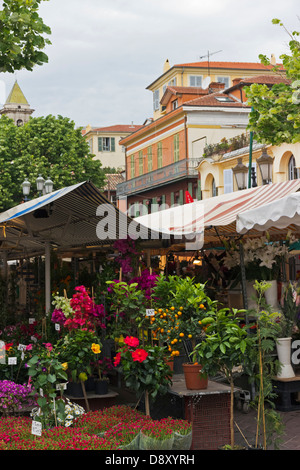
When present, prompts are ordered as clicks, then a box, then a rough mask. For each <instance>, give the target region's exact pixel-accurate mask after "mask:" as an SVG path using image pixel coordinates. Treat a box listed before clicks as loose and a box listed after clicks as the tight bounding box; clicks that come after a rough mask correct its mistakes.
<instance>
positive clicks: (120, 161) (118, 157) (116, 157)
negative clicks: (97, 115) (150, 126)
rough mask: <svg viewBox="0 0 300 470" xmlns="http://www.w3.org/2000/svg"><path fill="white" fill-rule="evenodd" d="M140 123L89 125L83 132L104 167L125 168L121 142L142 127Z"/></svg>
mask: <svg viewBox="0 0 300 470" xmlns="http://www.w3.org/2000/svg"><path fill="white" fill-rule="evenodd" d="M140 127H141V126H138V125H134V124H131V125H114V126H106V127H91V126H90V125H88V126H87V127H86V128H85V129H83V131H82V133H83V135H84V137H85V140H86V141H87V142H88V144H89V147H90V152H91V153H92V154H93V155H95V157H94V158H95V159H97V160H100V161H101V163H102V167H104V168H115V169H118V170H120V171H124V170H125V153H124V149H123V147H122V146H120V145H119V142H120V140H121V139H123V138H124V137H126V136H128V135H129V134H131V133H132V132H135V131H136V130H138V129H140Z"/></svg>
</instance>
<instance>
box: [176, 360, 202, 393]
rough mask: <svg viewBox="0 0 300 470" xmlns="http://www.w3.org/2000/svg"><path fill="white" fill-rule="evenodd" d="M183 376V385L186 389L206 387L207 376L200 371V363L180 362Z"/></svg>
mask: <svg viewBox="0 0 300 470" xmlns="http://www.w3.org/2000/svg"><path fill="white" fill-rule="evenodd" d="M182 367H183V373H184V378H185V385H186V388H187V389H188V390H203V389H206V388H207V385H208V377H207V374H206V373H203V372H201V369H202V366H201V365H200V364H192V363H185V364H182Z"/></svg>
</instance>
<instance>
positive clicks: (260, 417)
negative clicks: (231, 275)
mask: <svg viewBox="0 0 300 470" xmlns="http://www.w3.org/2000/svg"><path fill="white" fill-rule="evenodd" d="M269 287H270V284H268V283H267V282H264V281H262V282H258V281H255V284H254V288H255V289H256V291H257V310H256V315H255V317H256V318H255V333H253V335H254V339H255V347H253V348H252V351H251V353H250V354H249V358H250V360H252V361H253V364H255V365H256V370H255V374H254V380H255V382H256V385H257V389H258V391H257V395H256V397H255V401H254V405H255V406H256V407H257V429H256V442H255V447H256V448H258V447H260V446H262V448H263V449H265V450H266V449H267V445H270V444H271V441H272V439H274V444H276V445H277V444H278V440H279V438H280V435H281V434H282V432H283V427H282V425H279V423H280V420H281V418H280V416H279V414H278V413H277V412H276V411H275V410H274V401H273V399H274V397H275V396H276V395H275V394H274V392H273V385H272V377H274V376H276V373H277V371H278V367H279V363H278V361H276V360H274V359H273V358H272V356H271V353H272V352H273V351H274V349H275V345H276V339H277V338H278V334H279V332H280V325H279V324H278V323H277V313H276V312H269V311H267V310H264V309H263V308H262V305H264V300H263V298H264V293H265V291H266V290H267V289H268V288H269ZM253 331H254V330H252V332H253ZM267 404H268V405H269V408H270V410H272V412H271V411H270V410H269V409H268V408H266V405H267ZM260 436H261V440H262V442H261V443H260V442H259V439H260ZM276 436H277V437H276ZM275 437H276V439H275Z"/></svg>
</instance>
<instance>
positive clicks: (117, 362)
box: [114, 352, 121, 367]
mask: <svg viewBox="0 0 300 470" xmlns="http://www.w3.org/2000/svg"><path fill="white" fill-rule="evenodd" d="M120 362H121V353H119V352H118V353H117V354H116V356H115V360H114V366H115V367H117V366H118V365H119V364H120Z"/></svg>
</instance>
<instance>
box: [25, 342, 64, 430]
mask: <svg viewBox="0 0 300 470" xmlns="http://www.w3.org/2000/svg"><path fill="white" fill-rule="evenodd" d="M27 366H28V375H29V377H30V378H31V381H32V384H33V387H34V389H35V393H38V394H39V398H38V399H37V403H38V405H39V407H40V411H39V412H38V413H37V414H36V416H35V420H36V421H40V422H42V424H43V427H50V426H52V425H53V424H55V425H57V418H60V419H64V418H65V415H64V412H65V403H64V401H63V400H62V399H56V384H57V383H58V382H59V381H60V380H67V374H66V372H65V367H64V365H63V364H62V363H61V361H60V353H59V351H56V350H55V349H54V348H53V346H52V345H51V344H50V343H45V345H44V347H43V348H41V349H40V351H39V354H38V355H37V354H36V355H34V356H33V357H32V358H31V359H30V360H29V361H28V363H27Z"/></svg>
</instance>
